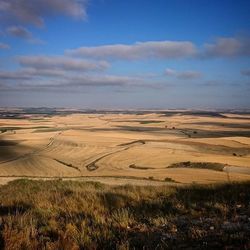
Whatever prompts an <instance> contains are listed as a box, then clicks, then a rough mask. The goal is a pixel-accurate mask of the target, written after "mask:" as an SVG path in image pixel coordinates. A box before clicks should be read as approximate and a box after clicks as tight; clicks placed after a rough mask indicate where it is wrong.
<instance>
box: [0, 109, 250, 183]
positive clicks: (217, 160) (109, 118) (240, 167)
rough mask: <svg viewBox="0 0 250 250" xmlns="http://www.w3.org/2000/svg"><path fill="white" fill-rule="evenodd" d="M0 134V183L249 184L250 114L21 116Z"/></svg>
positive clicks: (2, 123)
mask: <svg viewBox="0 0 250 250" xmlns="http://www.w3.org/2000/svg"><path fill="white" fill-rule="evenodd" d="M10 113H11V112H10ZM0 129H1V131H0V183H2V184H4V183H6V182H8V181H10V180H13V179H16V178H22V177H28V178H38V179H41V178H44V179H49V178H62V179H77V180H81V179H82V180H93V181H100V182H103V183H106V184H136V185H148V184H150V185H151V184H154V185H165V184H169V185H170V184H171V185H179V184H190V183H201V184H203V183H204V184H205V183H214V182H225V181H226V182H228V181H243V180H250V115H249V114H244V113H215V112H188V111H166V112H165V111H161V112H160V111H147V112H120V113H119V112H113V113H112V112H106V113H105V112H103V113H91V112H90V113H77V112H72V113H70V112H68V113H66V114H65V113H63V114H61V113H59V114H58V113H56V114H49V115H46V114H23V115H22V116H21V117H20V115H19V116H12V117H10V116H7V117H3V116H2V117H1V118H0Z"/></svg>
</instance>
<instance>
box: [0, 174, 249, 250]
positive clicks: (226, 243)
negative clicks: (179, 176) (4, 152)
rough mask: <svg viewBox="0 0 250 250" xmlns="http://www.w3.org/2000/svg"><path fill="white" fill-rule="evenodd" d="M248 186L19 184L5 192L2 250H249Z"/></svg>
mask: <svg viewBox="0 0 250 250" xmlns="http://www.w3.org/2000/svg"><path fill="white" fill-rule="evenodd" d="M249 202H250V182H245V183H229V184H216V185H208V186H198V185H195V186H194V185H193V186H182V187H169V186H157V187H156V186H155V187H152V186H150V187H142V186H141V187H138V186H137V187H136V186H128V185H127V186H109V185H103V184H99V183H87V182H77V181H60V180H58V181H31V180H25V179H23V180H16V181H13V182H10V183H9V184H7V185H5V186H1V187H0V216H1V219H0V248H3V249H32V250H33V249H187V248H188V249H218V248H219V249H221V248H223V249H249V247H250V240H249V239H250V207H249Z"/></svg>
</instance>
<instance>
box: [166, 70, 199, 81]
mask: <svg viewBox="0 0 250 250" xmlns="http://www.w3.org/2000/svg"><path fill="white" fill-rule="evenodd" d="M164 73H165V75H166V76H171V77H176V78H178V79H181V80H191V79H197V78H200V77H201V76H202V74H201V72H198V71H191V70H188V71H176V70H173V69H169V68H167V69H166V70H165V72H164Z"/></svg>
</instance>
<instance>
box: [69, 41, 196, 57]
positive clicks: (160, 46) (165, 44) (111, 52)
mask: <svg viewBox="0 0 250 250" xmlns="http://www.w3.org/2000/svg"><path fill="white" fill-rule="evenodd" d="M66 54H69V55H72V56H82V57H91V58H105V59H108V58H109V59H122V60H141V59H149V58H150V59H174V58H183V57H190V56H194V55H195V54H196V48H195V46H194V44H193V43H191V42H188V41H149V42H137V43H135V44H132V45H125V44H114V45H103V46H95V47H80V48H77V49H72V50H67V51H66Z"/></svg>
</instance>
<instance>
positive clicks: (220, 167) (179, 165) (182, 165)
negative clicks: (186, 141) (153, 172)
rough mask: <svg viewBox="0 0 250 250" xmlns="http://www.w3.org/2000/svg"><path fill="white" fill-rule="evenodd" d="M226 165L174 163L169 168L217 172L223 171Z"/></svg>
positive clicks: (188, 162)
mask: <svg viewBox="0 0 250 250" xmlns="http://www.w3.org/2000/svg"><path fill="white" fill-rule="evenodd" d="M224 167H225V164H221V163H214V162H190V161H184V162H178V163H173V164H171V165H170V166H168V167H167V168H200V169H211V170H215V171H223V168H224Z"/></svg>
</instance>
